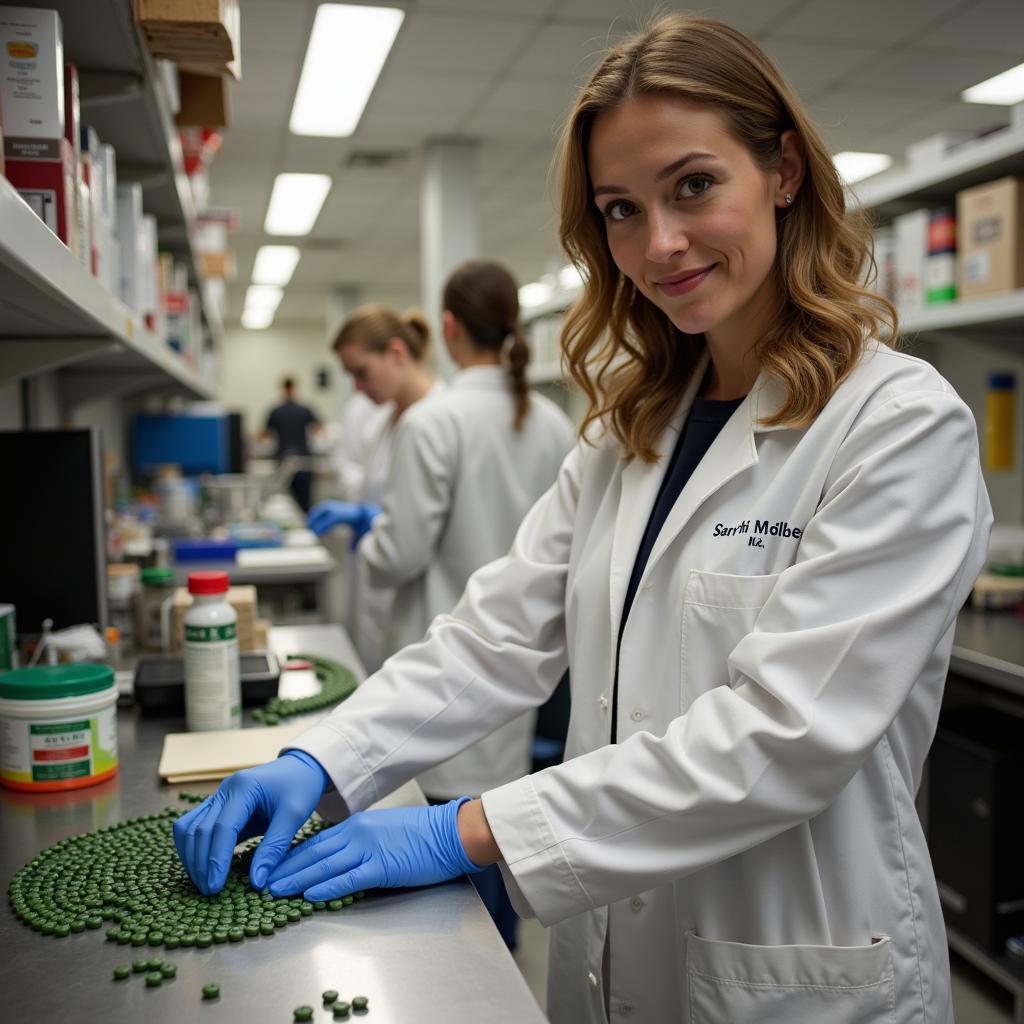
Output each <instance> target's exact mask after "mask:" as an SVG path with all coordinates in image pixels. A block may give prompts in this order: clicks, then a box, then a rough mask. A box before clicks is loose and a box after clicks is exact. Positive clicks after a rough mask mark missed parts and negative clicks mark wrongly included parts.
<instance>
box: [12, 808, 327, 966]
mask: <svg viewBox="0 0 1024 1024" xmlns="http://www.w3.org/2000/svg"><path fill="white" fill-rule="evenodd" d="M183 813H185V812H184V811H182V810H180V809H179V808H176V807H171V808H167V809H166V810H164V811H161V812H159V813H156V814H150V815H144V816H141V817H137V818H131V819H129V820H127V821H124V822H120V823H118V824H115V825H107V826H104V827H102V828H100V829H97V830H96V831H95V832H89V833H84V834H81V835H75V836H69V837H68V838H67V839H62V840H60V841H59V842H57V843H55V844H54V845H53V846H50V847H48V848H47V849H45V850H43V851H41V852H40V853H39V854H38V856H36V857H35V858H33V860H32V861H31V862H30V863H28V864H26V865H25V867H23V868H21V869H20V870H19V871H18V872H16V873H15V875H14V877H13V878H12V879H11V882H10V885H9V887H8V896H9V899H10V904H11V908H12V910H13V911H14V913H15V914H16V915H17V916H18V918H19V919H20V920H21V921H22V922H23V923H24V924H26V925H28V926H29V927H31V928H32V929H33V930H34V931H36V932H37V933H39V934H41V935H49V936H54V937H56V938H66V937H68V936H76V937H77V936H78V935H81V934H84V933H86V932H88V931H95V930H97V929H100V928H101V927H102V926H103V925H104V924H105V923H106V924H107V925H108V927H107V928H106V931H105V935H106V939H107V941H108V942H112V943H115V944H117V945H123V946H129V945H131V946H134V947H144V946H150V947H160V946H162V947H164V948H166V949H177V948H179V947H180V948H184V949H188V948H191V947H197V948H199V949H201V950H202V949H208V948H209V947H210V946H211V945H213V944H214V943H224V942H227V941H231V942H240V941H242V940H243V939H244V938H246V937H249V938H255V937H256V936H258V935H267V936H270V935H273V934H275V933H276V932H277V931H278V930H282V929H284V928H285V926H286V925H288V924H293V923H299V922H301V921H302V920H304V919H305V918H306V917H309V916H312V915H313V914H314V912H316V911H319V910H324V909H326V906H327V905H326V904H325V903H323V902H321V903H309V902H308V901H306V900H303V899H300V898H296V897H292V898H290V899H275V898H274V897H273V896H271V895H270V893H269V892H267V891H262V892H260V891H257V890H254V889H253V888H252V887H251V885H250V882H249V867H250V863H251V860H252V854H253V852H254V850H255V848H256V846H257V845H258V840H255V839H254V840H250V841H249V842H248V843H244V844H242V845H241V846H240V847H239V848H238V850H237V851H236V853H235V855H234V857H233V858H232V861H231V865H230V868H229V871H228V876H227V880H226V882H225V885H224V888H223V890H222V891H221V892H219V893H217V894H216V895H215V896H204V895H202V894H201V893H200V892H199V891H198V890H197V889H196V888H195V886H194V885H193V884H192V882H191V880H190V879H189V878H188V876H187V874H186V873H185V869H184V868H183V867H182V865H181V862H180V861H179V859H178V854H177V851H176V850H175V847H174V841H173V836H172V832H171V830H172V827H173V825H174V822H175V821H176V820H177V819H178V818H179V817H181V815H182V814H183ZM324 826H325V823H324V822H323V821H322V820H321V819H320V818H318V817H316V816H314V817H313V818H311V819H310V820H309V821H307V822H306V824H305V825H303V827H302V828H301V829H300V830H299V832H298V833H297V834H296V836H295V839H294V841H293V845H297V844H298V843H301V842H304V841H305V840H306V839H308V838H310V837H311V836H313V835H315V834H316V833H318V832H319V831H320V830H321V829H322V828H324ZM340 905H343V904H340ZM340 905H339V909H340ZM71 941H74V939H73V938H72V940H71ZM140 952H144V950H140ZM142 963H143V965H145V964H146V961H145V960H143V961H142ZM142 969H143V970H145V969H146V968H145V966H144V967H143V968H142Z"/></svg>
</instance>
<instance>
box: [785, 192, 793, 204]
mask: <svg viewBox="0 0 1024 1024" xmlns="http://www.w3.org/2000/svg"><path fill="white" fill-rule="evenodd" d="M786 205H787V206H792V205H793V193H792V192H787V193H786Z"/></svg>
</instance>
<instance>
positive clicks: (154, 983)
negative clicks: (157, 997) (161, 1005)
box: [146, 971, 164, 988]
mask: <svg viewBox="0 0 1024 1024" xmlns="http://www.w3.org/2000/svg"><path fill="white" fill-rule="evenodd" d="M163 983H164V976H163V975H162V974H161V973H160V972H159V971H150V972H149V973H148V974H147V975H146V988H157V987H159V986H160V985H162V984H163Z"/></svg>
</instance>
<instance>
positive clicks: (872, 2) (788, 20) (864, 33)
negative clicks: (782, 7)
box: [776, 0, 963, 45]
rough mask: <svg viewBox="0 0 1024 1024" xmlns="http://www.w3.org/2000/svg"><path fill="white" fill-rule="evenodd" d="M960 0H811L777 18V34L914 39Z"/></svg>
mask: <svg viewBox="0 0 1024 1024" xmlns="http://www.w3.org/2000/svg"><path fill="white" fill-rule="evenodd" d="M962 5H963V0H900V2H899V3H893V2H892V0H857V2H856V3H849V2H847V0H810V2H809V3H806V4H794V5H793V6H792V8H791V9H790V10H791V13H789V14H784V15H782V16H781V17H780V18H779V21H778V24H777V26H776V30H777V31H778V32H779V33H780V34H784V35H787V36H792V37H798V38H801V39H811V40H818V41H821V42H831V41H833V40H836V39H841V40H842V41H843V43H844V44H849V43H866V44H868V45H874V44H877V41H878V38H879V34H882V35H883V36H884V38H885V39H886V40H888V41H889V42H890V43H892V42H895V41H900V40H907V39H913V38H915V37H916V36H918V35H920V34H921V33H923V32H925V31H927V30H928V29H930V28H931V27H932V26H934V25H937V24H940V23H941V22H942V21H943V20H944V19H945V18H947V17H948V16H949V15H950V14H951V13H952V12H953V11H954V10H956V9H957V8H958V7H961V6H962Z"/></svg>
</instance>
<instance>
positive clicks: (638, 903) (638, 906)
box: [629, 896, 644, 910]
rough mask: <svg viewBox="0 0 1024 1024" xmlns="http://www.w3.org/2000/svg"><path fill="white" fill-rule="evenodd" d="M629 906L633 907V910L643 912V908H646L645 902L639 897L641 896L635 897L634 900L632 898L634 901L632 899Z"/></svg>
mask: <svg viewBox="0 0 1024 1024" xmlns="http://www.w3.org/2000/svg"><path fill="white" fill-rule="evenodd" d="M629 905H630V906H631V907H632V908H633V909H634V910H643V908H644V901H643V900H642V899H640V897H639V896H634V897H633V898H632V899H631V900H630V901H629Z"/></svg>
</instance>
